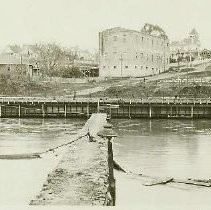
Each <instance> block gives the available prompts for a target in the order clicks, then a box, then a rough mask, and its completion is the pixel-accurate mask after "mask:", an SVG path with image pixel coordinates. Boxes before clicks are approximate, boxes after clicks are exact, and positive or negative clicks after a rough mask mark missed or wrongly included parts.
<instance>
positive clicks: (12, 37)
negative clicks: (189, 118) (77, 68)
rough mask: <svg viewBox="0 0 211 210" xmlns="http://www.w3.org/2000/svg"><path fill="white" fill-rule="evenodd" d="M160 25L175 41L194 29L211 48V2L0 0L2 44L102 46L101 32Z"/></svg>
mask: <svg viewBox="0 0 211 210" xmlns="http://www.w3.org/2000/svg"><path fill="white" fill-rule="evenodd" d="M146 22H148V23H152V24H157V25H160V26H161V27H162V28H163V29H164V30H165V31H166V33H167V34H168V36H169V38H170V40H180V39H182V38H185V36H187V34H188V32H189V31H190V30H191V29H192V28H196V30H197V31H198V33H199V35H200V39H201V43H202V47H204V48H211V24H210V22H211V0H0V25H1V30H0V31H1V32H0V45H1V46H2V45H6V44H8V43H18V44H23V43H35V42H46V41H51V42H52V41H55V42H58V43H60V44H61V45H65V46H67V47H69V46H76V45H78V46H79V47H81V48H85V49H94V48H95V49H97V48H98V32H99V31H101V30H104V29H106V28H110V27H116V26H121V27H126V28H130V29H135V30H140V29H141V28H142V27H143V25H144V23H146Z"/></svg>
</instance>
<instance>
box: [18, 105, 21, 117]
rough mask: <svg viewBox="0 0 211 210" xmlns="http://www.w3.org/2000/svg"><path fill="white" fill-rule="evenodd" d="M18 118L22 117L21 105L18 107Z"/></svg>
mask: <svg viewBox="0 0 211 210" xmlns="http://www.w3.org/2000/svg"><path fill="white" fill-rule="evenodd" d="M18 117H19V118H20V117H21V105H20V104H19V106H18Z"/></svg>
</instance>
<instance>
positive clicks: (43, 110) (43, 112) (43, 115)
mask: <svg viewBox="0 0 211 210" xmlns="http://www.w3.org/2000/svg"><path fill="white" fill-rule="evenodd" d="M42 117H43V118H44V117H45V107H44V104H42Z"/></svg>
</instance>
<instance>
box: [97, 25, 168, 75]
mask: <svg viewBox="0 0 211 210" xmlns="http://www.w3.org/2000/svg"><path fill="white" fill-rule="evenodd" d="M169 53H170V49H169V39H168V37H167V36H166V34H165V32H164V31H163V30H162V29H161V28H160V27H159V26H153V25H151V24H145V26H144V27H143V29H142V30H141V31H135V30H129V29H125V28H120V27H116V28H111V29H107V30H105V31H102V32H100V33H99V54H100V66H99V68H100V70H99V76H100V77H142V76H147V75H154V74H159V73H161V72H164V71H166V70H168V68H169V56H170V54H169Z"/></svg>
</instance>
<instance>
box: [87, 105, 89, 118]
mask: <svg viewBox="0 0 211 210" xmlns="http://www.w3.org/2000/svg"><path fill="white" fill-rule="evenodd" d="M86 113H87V117H88V118H89V103H87V107H86Z"/></svg>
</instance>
